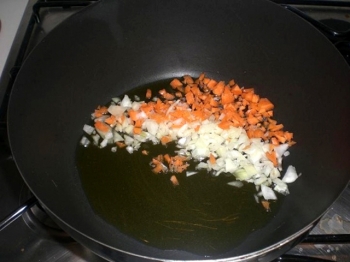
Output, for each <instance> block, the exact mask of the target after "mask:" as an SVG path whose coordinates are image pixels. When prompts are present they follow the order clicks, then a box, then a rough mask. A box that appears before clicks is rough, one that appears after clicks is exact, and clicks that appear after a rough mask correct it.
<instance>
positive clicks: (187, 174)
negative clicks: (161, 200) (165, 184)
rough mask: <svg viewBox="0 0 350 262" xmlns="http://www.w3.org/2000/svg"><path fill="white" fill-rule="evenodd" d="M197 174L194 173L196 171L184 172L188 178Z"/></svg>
mask: <svg viewBox="0 0 350 262" xmlns="http://www.w3.org/2000/svg"><path fill="white" fill-rule="evenodd" d="M197 173H198V172H196V171H186V176H187V177H188V176H193V175H195V174H197Z"/></svg>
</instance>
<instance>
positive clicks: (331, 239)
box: [0, 0, 350, 262]
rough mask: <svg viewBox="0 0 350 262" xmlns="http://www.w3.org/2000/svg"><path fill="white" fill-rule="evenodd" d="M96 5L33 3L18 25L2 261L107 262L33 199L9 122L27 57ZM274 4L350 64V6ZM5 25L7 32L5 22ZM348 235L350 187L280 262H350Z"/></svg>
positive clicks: (0, 82)
mask: <svg viewBox="0 0 350 262" xmlns="http://www.w3.org/2000/svg"><path fill="white" fill-rule="evenodd" d="M24 2H25V1H24ZM95 2H96V1H95V0H78V1H58V0H51V1H49V0H46V1H41V0H29V1H28V3H25V4H27V6H26V8H25V9H24V12H23V15H22V14H21V12H19V15H18V17H19V19H20V20H17V23H19V21H21V22H20V23H19V26H18V30H17V33H16V36H15V38H14V39H13V41H12V45H11V46H12V48H11V51H10V52H9V54H8V57H7V61H6V63H5V64H3V65H1V68H2V66H4V69H3V71H2V75H1V79H0V101H1V104H0V106H1V109H0V207H1V208H0V254H1V255H0V261H18V262H20V261H42V262H45V261H82V262H83V261H90V262H98V261H105V260H104V259H103V258H100V257H99V256H97V255H95V254H94V253H92V252H91V251H90V250H88V249H87V248H85V247H84V246H82V245H81V244H79V243H77V242H76V241H75V240H73V239H72V238H71V237H70V236H69V235H68V234H67V233H65V232H64V231H63V230H61V229H60V228H59V227H58V226H57V225H56V224H55V223H54V222H53V221H52V220H51V219H50V218H49V217H48V216H47V214H46V213H45V211H44V210H43V209H42V208H41V207H40V204H39V203H38V202H37V200H36V199H35V198H34V197H33V196H32V194H31V192H30V190H29V189H28V187H27V186H26V184H25V183H24V181H23V180H22V178H21V175H20V173H19V171H18V170H17V168H16V165H15V163H14V161H13V158H12V155H11V149H10V147H9V143H8V138H7V123H6V109H7V103H8V98H9V95H10V92H11V87H12V85H13V83H14V80H15V78H16V75H17V73H18V71H19V69H20V68H21V65H22V63H23V61H24V60H25V58H26V57H27V55H28V54H29V53H30V51H31V50H32V49H33V48H34V47H35V46H36V45H37V43H39V42H40V41H41V40H42V39H43V38H44V37H45V36H46V35H47V34H48V33H49V32H50V31H51V30H52V29H53V28H55V27H56V26H57V25H59V24H60V23H61V22H62V21H64V20H65V19H66V18H68V17H69V16H71V15H73V14H75V13H76V12H78V11H80V10H81V9H83V8H84V7H86V6H88V5H91V4H94V3H95ZM274 2H276V3H277V4H279V5H281V6H282V7H284V8H286V9H288V10H289V11H290V12H294V13H295V14H296V15H299V16H301V17H302V18H303V19H306V20H307V21H308V22H309V23H311V24H313V25H314V26H315V27H317V28H318V29H319V30H320V31H321V32H322V33H323V34H324V35H325V36H326V37H327V38H328V39H329V40H330V41H331V42H332V43H333V44H334V45H335V46H336V47H337V48H338V50H339V51H340V52H341V53H342V54H343V56H344V58H345V59H346V60H347V61H348V63H349V64H350V1H322V0H320V1H314V0H308V1H307V0H305V1H303V0H300V1H297V0H295V1H282V0H281V1H277V0H276V1H274ZM4 3H5V4H0V8H3V5H4V6H5V5H6V1H5V2H4ZM25 4H23V3H22V6H24V5H25ZM0 14H1V13H0ZM0 19H2V17H0ZM2 24H3V28H4V29H5V25H6V21H2ZM15 29H17V28H16V27H15ZM0 30H1V28H0ZM0 36H1V32H0ZM3 37H6V35H3ZM0 39H1V38H0ZM0 43H1V41H0ZM349 234H350V185H348V186H347V187H346V189H345V190H344V192H343V193H342V194H341V195H340V197H339V198H338V200H337V201H336V202H335V203H334V204H333V205H332V206H331V207H330V208H329V210H328V211H327V212H326V213H325V214H324V216H323V217H322V218H321V219H320V220H319V222H318V223H317V225H315V226H311V225H310V229H309V232H308V234H306V236H305V237H304V236H303V237H304V238H303V241H302V242H301V243H299V244H298V245H296V246H295V247H294V248H293V249H291V250H289V251H288V252H287V253H286V254H284V255H282V256H281V257H280V258H278V259H276V260H275V261H340V262H345V261H350V235H349ZM128 261H129V260H128ZM130 261H131V260H130Z"/></svg>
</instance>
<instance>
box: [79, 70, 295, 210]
mask: <svg viewBox="0 0 350 262" xmlns="http://www.w3.org/2000/svg"><path fill="white" fill-rule="evenodd" d="M170 87H171V88H167V89H165V88H164V89H161V90H159V91H158V93H157V94H152V91H151V90H150V89H147V91H146V94H145V98H146V99H145V101H140V99H139V97H134V101H133V100H132V99H131V98H130V97H129V96H128V95H124V97H123V98H122V99H119V98H113V99H112V102H111V104H110V105H109V106H108V107H106V106H98V107H97V109H96V110H95V112H94V113H93V114H92V119H93V121H94V126H91V125H85V126H84V128H83V130H84V131H85V133H86V134H88V135H89V136H90V137H89V138H88V137H86V136H83V138H82V140H81V144H83V145H84V146H88V145H89V144H90V143H91V141H92V142H93V145H95V146H98V147H100V148H104V147H106V146H107V145H108V144H112V145H114V146H112V148H111V150H112V152H116V151H117V148H125V150H127V151H128V152H129V153H130V154H132V153H133V152H134V151H137V150H139V149H140V147H141V144H142V143H146V142H148V143H153V144H159V143H161V144H162V145H164V146H166V145H167V144H168V143H176V146H177V148H178V150H176V151H175V152H173V154H171V155H170V154H165V155H158V156H153V159H152V161H151V163H150V166H151V167H150V168H151V169H152V171H153V172H154V173H156V174H160V173H171V174H172V176H171V178H170V181H171V183H173V185H174V186H180V185H179V181H178V179H177V177H176V176H177V175H181V174H182V173H186V175H187V176H191V175H195V174H196V173H197V172H198V170H200V169H205V170H207V171H208V172H210V173H211V174H213V175H214V176H218V175H220V174H221V173H226V174H227V173H229V174H232V175H233V177H232V178H233V179H232V180H233V181H232V182H230V183H228V185H230V186H235V187H241V186H243V183H242V181H246V182H249V183H254V184H255V185H256V187H257V192H258V193H257V194H256V195H255V197H256V200H257V202H259V197H263V199H264V200H262V201H261V203H262V204H263V206H264V207H265V208H266V209H267V210H268V209H269V205H268V203H267V202H266V201H267V200H275V199H277V196H276V194H275V191H276V192H279V193H282V194H285V195H286V194H289V190H288V186H287V183H292V182H294V181H295V180H296V179H297V178H298V176H299V175H298V174H297V172H296V170H295V168H294V167H293V166H289V167H288V168H287V170H286V172H285V174H284V176H283V178H281V173H280V172H281V171H282V170H281V169H282V168H281V167H282V158H283V157H285V156H287V155H288V154H289V152H288V151H287V150H288V148H289V147H290V146H292V145H293V144H295V142H294V141H293V133H291V132H288V131H284V130H283V128H284V127H283V124H280V123H277V121H276V120H274V119H273V109H274V105H273V103H272V102H271V101H269V100H268V99H267V98H261V97H260V96H259V95H258V94H256V93H255V92H254V89H253V88H241V87H240V86H239V85H238V84H237V83H236V82H235V81H234V80H231V81H229V82H228V83H225V82H224V81H216V80H214V79H211V78H208V77H206V76H205V74H201V75H200V76H199V78H197V79H193V78H192V77H191V76H189V75H185V76H183V78H182V79H177V78H176V79H173V80H172V81H171V82H170ZM141 153H142V154H143V155H145V156H147V155H149V152H148V151H147V150H142V151H141ZM189 160H195V161H196V163H197V165H196V166H195V167H191V166H190V164H189V163H188V162H189Z"/></svg>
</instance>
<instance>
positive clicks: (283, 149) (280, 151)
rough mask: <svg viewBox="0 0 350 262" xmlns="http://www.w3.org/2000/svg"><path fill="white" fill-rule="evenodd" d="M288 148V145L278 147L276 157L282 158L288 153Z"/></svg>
mask: <svg viewBox="0 0 350 262" xmlns="http://www.w3.org/2000/svg"><path fill="white" fill-rule="evenodd" d="M288 147H289V146H288V144H281V145H279V146H276V147H275V152H276V156H277V157H278V158H280V157H282V156H283V154H284V152H286V151H287V149H288Z"/></svg>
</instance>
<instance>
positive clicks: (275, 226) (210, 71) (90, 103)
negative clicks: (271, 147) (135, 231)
mask: <svg viewBox="0 0 350 262" xmlns="http://www.w3.org/2000/svg"><path fill="white" fill-rule="evenodd" d="M201 72H205V73H206V74H207V75H208V76H209V77H213V78H215V79H217V80H229V79H231V78H235V79H236V81H237V82H238V83H239V84H240V85H241V86H249V87H254V88H256V90H257V93H258V94H260V95H261V96H263V97H268V98H269V99H270V100H271V101H273V102H274V104H275V107H276V115H275V118H276V119H278V120H280V121H281V122H283V124H284V125H285V127H286V128H287V129H288V130H291V131H293V132H294V134H295V140H296V141H297V144H296V145H295V146H294V147H293V148H292V149H291V155H290V156H289V157H288V158H287V159H286V165H288V164H293V165H295V166H296V167H297V170H298V171H300V172H302V176H301V177H300V178H299V179H298V180H297V181H296V182H295V183H293V184H291V186H290V191H291V194H290V195H289V196H287V197H286V198H285V199H284V201H283V204H282V205H281V207H280V209H279V211H278V213H277V214H276V215H275V216H274V217H273V218H272V219H271V221H270V222H269V223H268V224H267V225H266V226H264V227H263V228H261V229H259V230H257V231H255V232H252V233H251V234H248V235H247V236H246V237H245V238H244V240H242V241H241V242H240V243H239V244H238V245H235V246H232V248H231V249H230V250H229V251H227V252H225V253H223V254H219V255H214V256H211V257H206V256H203V255H198V254H193V253H191V252H187V251H183V250H162V249H159V248H155V247H152V246H149V245H146V244H145V243H142V242H140V241H137V240H135V239H133V238H131V237H129V236H127V235H125V234H123V233H121V232H120V231H119V230H118V229H117V228H116V227H114V226H112V225H111V224H110V223H108V222H106V221H105V220H104V219H102V218H101V217H100V216H99V215H98V214H96V212H95V211H94V209H93V208H92V207H91V205H90V203H89V200H88V198H87V196H86V194H85V192H84V189H83V187H82V184H81V180H80V176H79V172H78V168H77V165H76V147H77V143H78V141H79V139H80V137H81V135H82V126H83V125H84V124H85V123H87V122H88V121H89V114H90V113H91V110H92V109H94V108H95V107H96V105H99V104H101V103H107V102H108V101H109V100H110V98H111V97H114V96H117V95H121V94H123V93H125V92H126V91H128V90H130V89H132V88H135V87H138V86H142V85H144V84H148V83H153V82H156V81H158V80H163V79H169V78H172V77H180V76H182V75H184V74H190V75H193V76H198V75H199V74H200V73H201ZM349 99H350V71H349V68H348V66H347V64H346V63H345V61H344V60H343V58H342V57H341V56H340V54H339V53H338V52H337V51H336V50H335V48H333V47H332V45H331V44H330V43H329V42H328V40H326V39H325V38H324V37H323V36H322V35H320V33H319V32H317V30H315V29H314V28H313V27H312V26H310V25H309V24H307V23H306V22H305V21H303V20H301V19H299V18H298V17H296V16H295V15H294V14H292V13H290V12H288V11H286V10H284V9H283V8H281V7H280V6H277V5H275V4H273V3H271V2H268V1H264V0H249V1H247V0H244V1H243V0H242V1H239V0H237V1H226V0H220V1H214V0H210V1H204V2H203V1H199V0H191V1H181V0H180V1H165V0H159V1H150V0H143V1H141V0H129V1H126V0H125V1H124V0H120V1H118V0H116V1H112V0H110V1H107V0H106V1H101V2H99V3H97V4H94V5H92V6H90V7H88V8H86V9H84V10H82V11H81V12H79V13H78V14H76V15H74V16H72V17H70V18H69V19H67V20H66V21H65V22H63V23H62V24H60V25H59V26H58V27H56V28H55V29H54V30H53V31H52V32H51V33H50V34H49V35H48V36H47V37H45V39H44V40H42V42H41V43H40V44H39V45H38V46H37V47H36V48H35V49H34V50H33V51H32V53H31V54H30V55H29V57H28V58H27V60H26V62H25V63H24V65H23V67H22V68H21V70H20V72H19V74H18V76H17V79H16V82H15V84H14V87H13V91H12V94H11V98H10V104H9V108H8V131H9V138H10V143H11V148H12V150H13V155H14V158H15V161H16V163H17V165H18V168H19V170H20V172H21V174H22V176H23V178H24V180H25V181H26V183H27V184H28V186H29V187H30V189H31V190H32V192H33V194H34V195H35V196H36V197H37V198H38V199H39V201H40V202H41V204H42V205H43V207H44V208H45V209H46V210H47V211H48V213H49V214H50V215H51V216H52V217H53V218H54V219H55V220H56V221H57V222H58V223H59V224H60V225H61V226H63V228H64V229H65V230H67V231H68V232H69V233H70V234H72V235H73V236H74V237H76V238H77V239H78V240H79V241H81V242H82V243H83V244H85V245H87V246H88V247H89V248H91V249H92V250H93V251H94V252H97V253H99V254H102V253H103V256H105V257H106V258H110V259H117V258H116V257H115V256H114V252H117V251H118V252H119V251H120V252H122V253H124V254H130V255H135V256H136V257H138V258H141V257H142V258H148V259H159V260H201V259H218V260H220V259H221V260H225V259H232V260H237V261H238V260H244V259H249V258H255V257H257V256H258V255H259V254H260V253H261V251H264V250H268V249H269V248H272V249H277V248H278V247H279V246H281V245H282V244H283V243H285V242H286V241H289V240H291V239H294V238H295V237H296V236H298V235H300V234H301V233H302V232H305V231H306V230H307V229H309V228H310V225H311V224H312V223H314V222H315V221H317V219H318V218H320V216H321V215H322V214H323V213H324V212H325V211H326V210H327V208H328V207H329V206H330V205H331V204H332V203H333V202H334V201H335V200H336V198H337V196H338V195H339V194H340V193H341V192H342V190H343V189H344V187H345V186H346V184H347V182H348V180H349V170H350V168H349V167H350V166H349V163H350V161H349V146H350V144H349V141H350V140H349V138H348V137H349V136H348V134H349V117H348V112H349V101H350V100H349ZM262 253H263V252H262ZM261 261H263V260H261Z"/></svg>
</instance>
